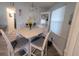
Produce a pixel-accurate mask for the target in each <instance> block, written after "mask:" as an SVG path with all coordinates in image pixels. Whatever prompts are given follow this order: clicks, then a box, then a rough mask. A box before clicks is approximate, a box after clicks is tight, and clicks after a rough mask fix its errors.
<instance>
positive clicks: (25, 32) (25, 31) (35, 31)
mask: <svg viewBox="0 0 79 59" xmlns="http://www.w3.org/2000/svg"><path fill="white" fill-rule="evenodd" d="M46 32H47V28H40V27H33V28H32V29H29V28H21V29H18V30H17V33H18V34H20V35H22V36H23V37H25V38H26V39H28V41H29V53H28V54H29V55H30V56H31V46H30V43H31V40H32V37H35V36H37V35H39V34H40V33H46Z"/></svg>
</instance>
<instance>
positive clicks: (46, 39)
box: [42, 32, 51, 49]
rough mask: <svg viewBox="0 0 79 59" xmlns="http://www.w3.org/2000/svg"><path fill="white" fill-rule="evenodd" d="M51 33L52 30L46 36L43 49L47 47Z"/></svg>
mask: <svg viewBox="0 0 79 59" xmlns="http://www.w3.org/2000/svg"><path fill="white" fill-rule="evenodd" d="M50 33H51V32H48V34H47V35H46V37H45V40H44V42H43V46H42V48H43V49H44V48H45V45H46V44H47V41H48V37H49V35H50Z"/></svg>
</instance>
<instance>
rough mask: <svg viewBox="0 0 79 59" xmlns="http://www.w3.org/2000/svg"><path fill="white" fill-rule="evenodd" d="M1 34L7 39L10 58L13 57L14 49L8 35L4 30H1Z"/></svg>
mask: <svg viewBox="0 0 79 59" xmlns="http://www.w3.org/2000/svg"><path fill="white" fill-rule="evenodd" d="M0 32H1V34H2V36H3V38H4V39H5V42H6V44H7V49H8V55H9V56H13V55H14V52H13V47H12V45H11V43H10V41H9V39H8V38H7V36H6V34H5V33H4V31H3V30H1V29H0Z"/></svg>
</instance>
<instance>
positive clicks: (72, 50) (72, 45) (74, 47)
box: [64, 3, 79, 56]
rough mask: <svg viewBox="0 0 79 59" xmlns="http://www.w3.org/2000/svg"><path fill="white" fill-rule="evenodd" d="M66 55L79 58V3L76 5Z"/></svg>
mask: <svg viewBox="0 0 79 59" xmlns="http://www.w3.org/2000/svg"><path fill="white" fill-rule="evenodd" d="M64 55H67V56H72V55H78V56H79V3H77V4H76V8H75V12H74V17H73V21H72V25H71V29H70V33H69V37H68V41H67V45H66V49H65V51H64Z"/></svg>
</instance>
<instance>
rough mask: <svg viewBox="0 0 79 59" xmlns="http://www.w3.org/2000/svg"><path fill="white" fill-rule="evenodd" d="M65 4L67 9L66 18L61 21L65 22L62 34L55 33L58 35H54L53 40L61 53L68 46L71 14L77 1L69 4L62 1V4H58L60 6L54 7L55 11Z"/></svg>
mask: <svg viewBox="0 0 79 59" xmlns="http://www.w3.org/2000/svg"><path fill="white" fill-rule="evenodd" d="M64 5H66V9H65V15H64V19H63V20H64V21H63V22H62V23H61V24H63V25H62V27H61V33H60V34H56V33H55V34H56V35H57V37H54V39H55V40H53V44H54V46H55V48H56V49H57V50H58V52H59V53H60V54H61V55H63V52H64V49H65V46H66V41H67V37H68V32H69V28H70V25H69V24H68V22H69V20H70V18H71V15H72V14H73V11H74V6H75V3H69V4H68V3H67V4H63V3H62V4H60V5H59V4H58V6H57V5H56V6H54V7H53V8H52V11H53V10H56V9H57V8H59V7H62V6H64ZM56 7H57V8H56Z"/></svg>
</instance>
